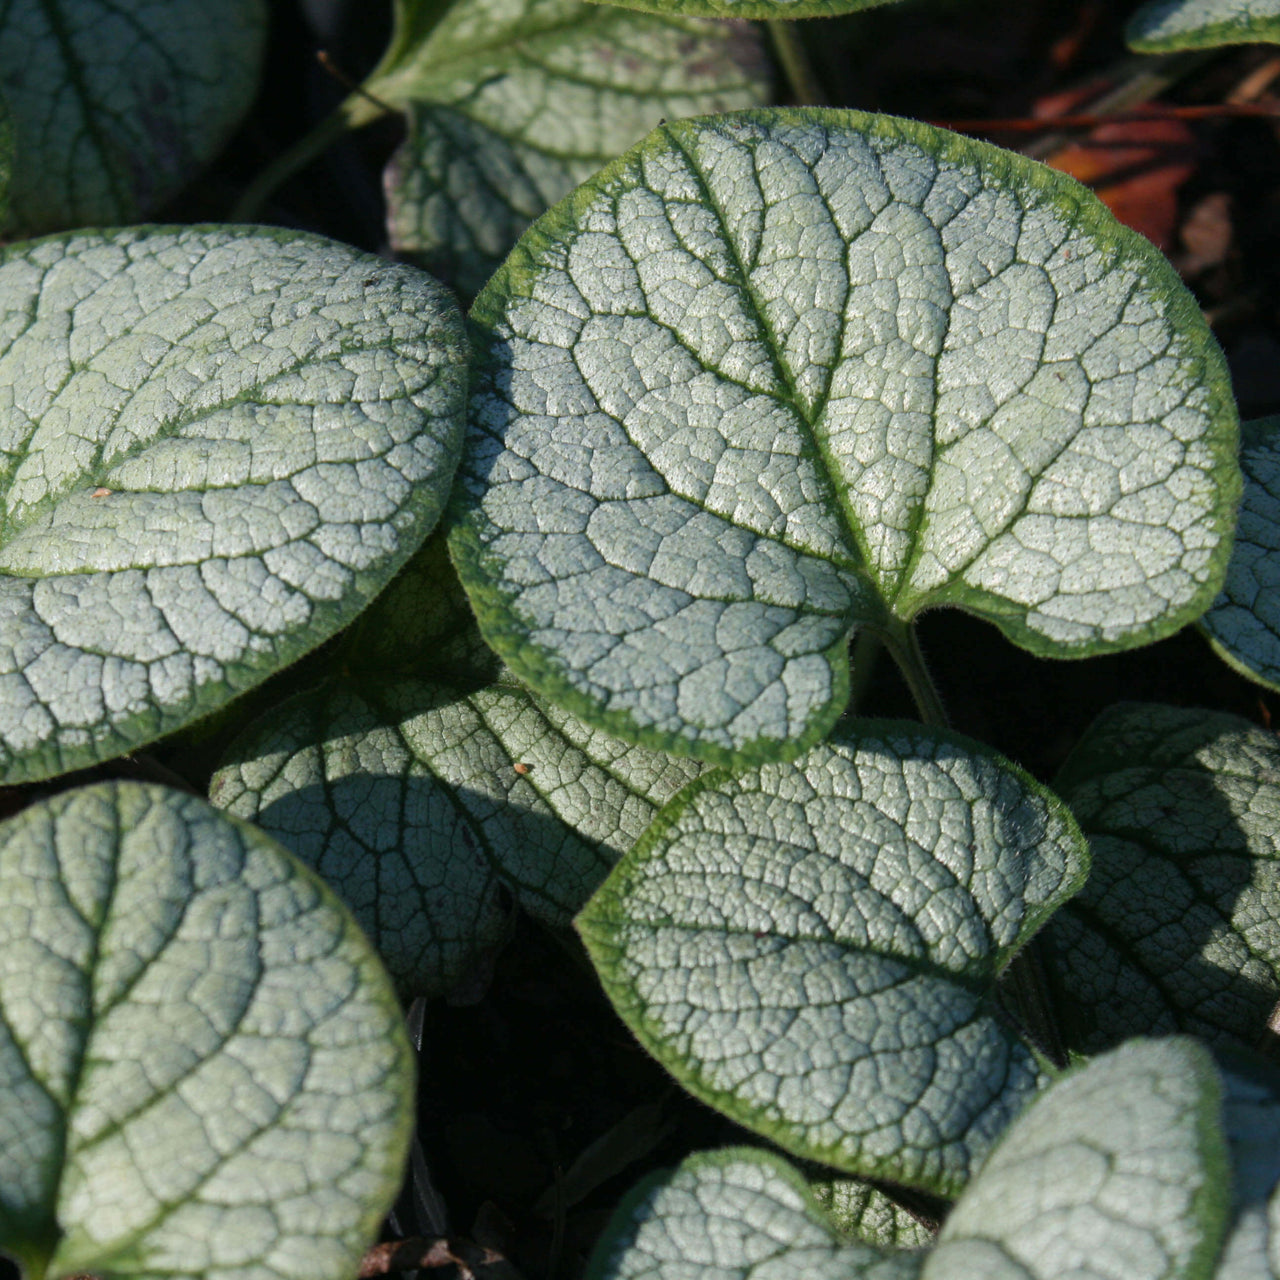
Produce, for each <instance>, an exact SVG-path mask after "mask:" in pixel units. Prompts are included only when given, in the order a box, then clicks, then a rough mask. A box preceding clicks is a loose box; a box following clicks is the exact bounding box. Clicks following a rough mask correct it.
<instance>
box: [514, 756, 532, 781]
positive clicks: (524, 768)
mask: <svg viewBox="0 0 1280 1280" xmlns="http://www.w3.org/2000/svg"><path fill="white" fill-rule="evenodd" d="M532 768H533V765H531V764H525V762H524V761H523V760H521V761H520V763H519V764H517V765H516V766H515V770H516V772H517V773H518V774H519V775H520V776H521V777H522V778H523V777H524V775H525V774H526V773H528V772H529V771H530V770H531V769H532Z"/></svg>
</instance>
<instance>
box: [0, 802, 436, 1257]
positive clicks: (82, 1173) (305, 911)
mask: <svg viewBox="0 0 1280 1280" xmlns="http://www.w3.org/2000/svg"><path fill="white" fill-rule="evenodd" d="M413 1089H414V1069H413V1057H412V1051H411V1049H410V1046H409V1043H408V1038H407V1036H406V1035H405V1032H404V1025H403V1021H402V1018H401V1016H400V1012H399V1007H398V1005H397V1004H396V1000H395V996H394V994H393V992H392V990H391V986H390V984H389V983H388V981H387V978H386V975H385V974H384V973H383V971H382V968H381V966H380V965H379V963H378V960H377V957H376V956H375V955H374V954H373V952H372V950H371V949H370V947H369V944H368V943H367V942H366V941H365V939H364V937H363V936H362V935H361V933H360V931H359V930H358V929H357V928H356V926H355V924H354V922H353V921H352V919H351V917H350V916H349V914H348V913H347V912H346V911H345V910H344V909H343V908H342V907H341V906H340V905H339V903H338V902H337V901H336V899H335V898H334V897H333V896H332V894H331V893H330V892H329V891H328V890H327V889H326V888H325V887H324V886H323V885H322V884H321V882H320V881H319V880H318V879H317V878H316V877H315V876H314V875H312V874H311V873H310V872H309V871H307V870H305V869H304V868H303V867H301V866H300V865H299V864H298V863H297V862H296V861H295V860H294V859H293V858H292V857H291V856H290V855H289V854H288V853H286V852H285V850H284V849H282V848H281V847H280V846H279V845H277V844H276V843H275V842H274V841H272V840H270V839H268V838H267V837H266V836H264V835H262V833H261V832H258V831H256V830H254V829H253V828H252V827H250V826H248V825H246V824H243V823H239V822H234V821H232V820H229V819H227V818H225V817H223V816H222V815H220V814H218V813H217V812H216V811H215V810H213V809H210V808H209V806H208V805H206V804H205V803H203V802H202V801H200V800H198V799H196V798H194V797H192V796H188V795H184V794H182V793H179V792H176V791H169V790H165V789H164V788H160V787H153V786H141V785H138V784H134V783H119V784H104V785H99V786H96V787H91V788H86V789H83V790H79V791H70V792H64V793H63V794H61V795H59V796H56V797H54V798H53V799H51V800H45V801H41V802H39V803H37V804H35V805H33V806H32V807H31V808H29V809H27V810H25V811H24V812H23V813H21V814H20V815H18V816H17V817H16V818H12V819H10V820H9V821H8V822H6V823H4V824H3V825H0V1134H2V1135H3V1141H0V1249H3V1250H4V1251H5V1252H6V1253H8V1254H10V1255H12V1256H15V1257H17V1258H18V1259H19V1260H20V1261H21V1262H22V1265H23V1270H24V1275H25V1277H26V1280H43V1277H44V1276H46V1275H48V1276H50V1277H54V1276H65V1275H72V1274H78V1273H84V1272H92V1273H94V1274H97V1275H114V1276H122V1277H123V1276H151V1277H156V1276H170V1277H173V1276H190V1277H195V1276H201V1277H207V1278H208V1280H250V1278H252V1280H271V1278H273V1277H279V1280H302V1278H303V1277H305V1278H306V1280H347V1278H348V1277H349V1276H351V1275H352V1274H354V1270H355V1267H356V1265H357V1263H358V1261H359V1258H360V1256H361V1253H362V1252H363V1250H364V1249H365V1248H366V1247H367V1245H368V1244H369V1243H370V1242H371V1241H372V1239H373V1237H374V1234H375V1233H376V1231H377V1227H378V1224H379V1221H380V1219H381V1216H382V1214H384V1213H385V1212H386V1209H387V1208H388V1206H389V1205H390V1202H391V1200H392V1199H393V1198H394V1196H395V1194H396V1190H397V1188H398V1186H399V1180H400V1177H401V1174H402V1171H403V1164H404V1157H405V1153H406V1150H407V1146H408V1140H409V1134H410V1131H411V1128H412V1119H411V1117H412V1107H413Z"/></svg>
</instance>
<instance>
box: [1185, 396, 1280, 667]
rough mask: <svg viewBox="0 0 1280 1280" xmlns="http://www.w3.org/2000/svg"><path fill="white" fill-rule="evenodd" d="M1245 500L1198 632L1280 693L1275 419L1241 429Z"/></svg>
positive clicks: (1279, 457) (1279, 433)
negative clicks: (1218, 589)
mask: <svg viewBox="0 0 1280 1280" xmlns="http://www.w3.org/2000/svg"><path fill="white" fill-rule="evenodd" d="M1240 466H1241V469H1242V470H1243V472H1244V480H1245V484H1244V497H1243V499H1242V500H1241V503H1240V519H1239V523H1238V524H1237V526H1236V538H1235V546H1234V548H1233V550H1232V552H1231V563H1230V564H1229V565H1228V567H1227V581H1226V585H1225V586H1224V587H1223V590H1222V594H1221V595H1220V596H1219V597H1218V598H1217V600H1215V601H1214V604H1213V608H1212V609H1210V610H1209V612H1208V613H1206V614H1205V615H1204V617H1203V618H1202V619H1201V620H1200V626H1201V627H1202V628H1203V630H1204V631H1205V633H1206V634H1207V635H1208V636H1209V639H1210V640H1211V641H1212V642H1213V647H1214V648H1215V649H1216V650H1217V651H1218V652H1219V653H1220V654H1221V655H1222V657H1223V658H1224V659H1225V660H1226V661H1227V662H1228V663H1230V665H1231V666H1233V667H1234V668H1235V669H1236V670H1237V671H1239V672H1241V673H1242V674H1243V675H1246V676H1248V677H1249V678H1250V679H1251V680H1256V681H1258V682H1259V683H1260V684H1264V685H1266V686H1268V687H1269V688H1271V689H1276V690H1280V418H1263V419H1260V420H1259V421H1257V422H1249V423H1246V424H1245V426H1244V428H1243V439H1242V441H1241V445H1240Z"/></svg>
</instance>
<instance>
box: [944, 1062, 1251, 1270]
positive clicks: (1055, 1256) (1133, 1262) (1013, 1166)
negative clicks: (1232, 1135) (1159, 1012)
mask: <svg viewBox="0 0 1280 1280" xmlns="http://www.w3.org/2000/svg"><path fill="white" fill-rule="evenodd" d="M1221 1099H1222V1086H1221V1082H1220V1079H1219V1076H1218V1073H1217V1071H1216V1069H1215V1067H1214V1064H1213V1059H1212V1058H1211V1057H1210V1055H1209V1053H1208V1051H1207V1050H1206V1049H1204V1048H1203V1046H1201V1045H1199V1044H1197V1043H1196V1042H1195V1041H1193V1040H1190V1039H1170V1040H1150V1041H1132V1042H1130V1043H1128V1044H1126V1045H1124V1046H1123V1047H1121V1048H1120V1049H1118V1050H1116V1051H1115V1052H1113V1053H1109V1054H1106V1055H1105V1056H1103V1057H1100V1058H1098V1059H1096V1060H1095V1061H1094V1062H1092V1063H1091V1064H1090V1065H1089V1066H1088V1067H1086V1068H1085V1069H1084V1070H1082V1071H1077V1072H1075V1073H1073V1074H1071V1075H1069V1076H1067V1077H1066V1078H1065V1079H1062V1080H1059V1081H1058V1082H1056V1083H1055V1084H1054V1085H1052V1086H1051V1087H1050V1089H1049V1090H1048V1091H1047V1092H1046V1093H1045V1094H1044V1096H1042V1097H1041V1098H1039V1099H1037V1100H1036V1102H1035V1104H1034V1105H1033V1106H1032V1107H1031V1108H1030V1109H1029V1110H1028V1111H1027V1112H1026V1114H1025V1115H1023V1116H1022V1117H1020V1118H1019V1119H1018V1120H1017V1121H1016V1122H1015V1123H1014V1124H1013V1125H1012V1126H1011V1128H1010V1129H1009V1132H1008V1133H1007V1134H1006V1135H1005V1137H1004V1138H1003V1139H1002V1141H1001V1142H1000V1145H999V1146H997V1147H996V1149H995V1151H994V1152H993V1153H992V1155H991V1158H990V1159H989V1160H988V1161H987V1162H986V1164H985V1165H983V1167H982V1170H981V1172H980V1173H979V1174H978V1176H977V1177H976V1178H975V1179H974V1180H973V1183H972V1185H971V1186H970V1187H969V1189H968V1190H967V1191H966V1192H965V1194H964V1195H963V1196H962V1197H961V1198H960V1200H959V1201H958V1202H957V1204H956V1205H955V1208H954V1209H953V1210H952V1211H951V1214H950V1215H949V1216H948V1218H947V1221H946V1223H945V1224H944V1225H943V1228H942V1231H941V1232H940V1233H939V1236H938V1245H937V1248H936V1249H935V1250H934V1251H933V1253H931V1254H930V1255H929V1258H928V1261H927V1262H926V1264H925V1266H924V1269H923V1272H922V1273H921V1276H922V1280H961V1278H962V1277H963V1278H968V1277H978V1276H981V1277H982V1278H983V1280H1063V1277H1066V1276H1080V1277H1099V1278H1101V1277H1107V1276H1117V1277H1118V1276H1124V1277H1125V1280H1196V1278H1197V1277H1201V1276H1208V1275H1209V1274H1211V1270H1212V1264H1213V1260H1214V1257H1215V1256H1216V1254H1217V1251H1218V1248H1219V1245H1220V1243H1221V1241H1222V1238H1223V1235H1224V1233H1225V1231H1226V1227H1227V1222H1228V1217H1229V1211H1230V1197H1231V1193H1230V1186H1229V1182H1230V1175H1229V1172H1228V1164H1227V1151H1226V1141H1225V1138H1224V1135H1223V1128H1222V1114H1221Z"/></svg>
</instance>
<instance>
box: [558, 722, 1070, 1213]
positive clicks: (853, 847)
mask: <svg viewBox="0 0 1280 1280" xmlns="http://www.w3.org/2000/svg"><path fill="white" fill-rule="evenodd" d="M1086 867H1087V855H1086V849H1085V846H1084V841H1083V840H1082V838H1081V836H1080V833H1079V831H1078V830H1077V829H1076V826H1075V823H1074V822H1073V821H1072V820H1071V817H1070V814H1069V813H1068V812H1067V810H1066V808H1065V806H1064V805H1063V804H1062V803H1061V802H1060V801H1059V800H1058V799H1057V798H1056V797H1054V796H1053V795H1052V794H1051V793H1050V792H1048V791H1047V790H1045V789H1044V788H1043V787H1041V786H1039V785H1038V784H1037V783H1035V782H1034V781H1033V780H1032V779H1030V778H1029V777H1028V776H1027V775H1025V774H1023V773H1022V772H1021V771H1020V770H1017V769H1016V768H1015V767H1014V766H1012V765H1010V764H1009V763H1008V762H1007V761H1004V760H1002V759H1001V758H1000V757H998V756H996V755H995V754H994V753H993V752H991V751H990V750H988V749H987V748H984V747H981V746H980V745H979V744H977V743H974V742H971V741H969V740H968V739H962V738H959V737H958V736H956V735H949V734H938V733H935V732H932V731H929V730H924V729H921V728H919V727H918V726H914V725H910V724H906V723H893V722H877V721H866V722H863V725H862V726H861V731H860V732H859V734H858V735H857V736H856V737H854V736H850V737H847V738H841V737H836V738H834V739H832V740H831V741H830V742H828V743H826V744H824V745H822V746H820V747H816V748H814V749H813V750H812V751H811V752H810V753H809V754H808V755H807V756H806V757H805V758H804V759H803V760H801V761H800V762H798V763H797V764H794V765H791V764H783V765H762V766H759V767H758V768H752V769H748V770H745V771H742V772H739V773H735V774H730V773H729V772H727V771H725V770H714V771H712V772H709V773H706V774H704V775H702V777H701V778H699V779H698V780H697V781H695V782H694V783H692V784H691V785H690V786H689V787H687V788H685V790H684V791H682V792H681V793H680V794H679V795H678V796H677V797H676V798H675V799H674V800H672V801H671V802H670V803H669V804H668V805H667V806H666V807H665V808H664V809H663V810H662V812H661V814H660V815H659V817H658V819H657V820H656V821H655V823H654V824H653V826H652V827H650V829H649V830H648V831H647V832H646V833H645V835H644V836H643V837H642V838H641V840H640V841H639V842H638V843H637V845H636V846H635V848H634V849H633V850H632V851H631V852H630V853H629V854H628V855H627V856H626V857H625V858H624V859H623V860H622V862H621V863H620V864H619V865H618V867H617V868H616V869H615V870H614V871H613V873H612V874H611V875H610V877H609V879H608V880H607V881H606V882H605V883H604V885H603V886H602V887H601V888H600V890H599V891H598V892H597V893H596V895H595V896H594V897H593V898H592V900H591V901H590V903H588V905H587V906H586V908H585V909H584V910H583V912H582V914H581V915H579V917H578V920H577V926H578V929H579V931H580V933H581V934H582V937H583V940H584V941H585V942H586V944H587V948H588V950H589V951H590V953H591V956H592V959H593V961H594V963H595V965H596V969H597V971H598V972H599V974H600V977H601V980H602V981H603V983H604V986H605V990H606V992H607V993H608V994H609V997H610V999H611V1000H612V1001H613V1003H614V1005H615V1007H616V1008H617V1009H618V1011H619V1013H620V1014H621V1015H622V1017H623V1019H624V1021H626V1023H627V1024H628V1025H629V1026H630V1027H631V1029H632V1030H633V1031H634V1032H635V1033H636V1035H637V1036H638V1037H639V1039H640V1041H641V1043H642V1044H644V1045H645V1046H646V1047H647V1048H648V1049H649V1050H650V1052H652V1053H653V1054H654V1055H655V1056H656V1057H657V1058H658V1059H659V1061H661V1062H662V1063H663V1064H664V1065H665V1066H666V1067H667V1068H668V1069H669V1070H670V1071H671V1072H672V1073H673V1074H674V1075H675V1076H676V1078H677V1079H678V1080H679V1081H680V1082H681V1084H683V1085H684V1086H685V1087H686V1088H687V1089H689V1090H690V1091H691V1092H693V1093H694V1094H696V1095H697V1096H698V1097H700V1098H702V1099H703V1100H704V1101H707V1102H709V1103H710V1104H711V1105H713V1106H715V1107H717V1108H719V1109H720V1110H722V1111H724V1112H725V1113H726V1114H727V1115H729V1116H731V1117H732V1118H733V1119H735V1120H737V1121H738V1122H739V1123H741V1124H745V1125H747V1126H749V1127H751V1128H753V1129H756V1130H757V1131H759V1132H762V1133H764V1134H765V1135H766V1136H768V1137H769V1138H770V1139H772V1140H773V1141H775V1142H777V1143H778V1144H780V1145H781V1146H783V1147H785V1148H787V1149H788V1150H791V1151H794V1152H796V1153H797V1154H799V1155H802V1156H805V1157H808V1158H811V1159H816V1160H821V1161H823V1162H824V1163H827V1164H830V1165H832V1166H834V1167H837V1168H840V1169H844V1170H846V1171H848V1172H851V1173H855V1174H862V1175H865V1176H872V1177H883V1178H888V1179H890V1180H892V1181H894V1182H900V1183H905V1184H909V1185H917V1186H923V1187H926V1188H929V1189H931V1190H933V1191H936V1192H937V1193H939V1194H942V1195H954V1194H955V1193H956V1192H957V1191H958V1190H959V1189H960V1188H961V1187H963V1185H964V1184H965V1182H966V1180H967V1179H968V1178H969V1176H970V1174H971V1173H972V1171H973V1169H974V1168H975V1167H976V1165H977V1164H978V1163H979V1162H980V1161H981V1159H982V1158H983V1156H984V1155H985V1154H986V1152H987V1151H988V1150H989V1148H990V1146H991V1144H992V1143H993V1142H994V1141H995V1139H996V1138H997V1137H998V1136H999V1134H1000V1133H1001V1131H1002V1130H1003V1129H1004V1127H1005V1125H1007V1124H1008V1122H1009V1121H1010V1120H1011V1119H1012V1118H1013V1116H1014V1115H1016V1114H1017V1112H1018V1111H1019V1110H1020V1109H1021V1107H1022V1106H1023V1105H1025V1103H1026V1102H1027V1101H1028V1099H1029V1098H1030V1097H1031V1096H1032V1094H1033V1093H1034V1092H1035V1090H1036V1088H1037V1087H1038V1084H1039V1082H1040V1079H1041V1072H1040V1068H1039V1066H1038V1064H1037V1062H1036V1059H1035V1057H1034V1055H1033V1053H1032V1052H1031V1050H1030V1049H1029V1048H1028V1047H1027V1046H1026V1044H1024V1043H1023V1042H1022V1041H1021V1040H1020V1039H1019V1038H1018V1036H1017V1035H1016V1034H1015V1033H1014V1032H1013V1031H1012V1030H1011V1029H1010V1027H1009V1024H1008V1022H1007V1020H1006V1018H1005V1017H1004V1016H1003V1015H1002V1014H1001V1013H1000V1012H999V1010H998V1009H997V1008H996V1007H995V1006H994V1003H993V1001H992V995H993V989H994V986H995V982H996V979H997V977H998V976H999V975H1000V973H1001V971H1002V970H1003V969H1004V967H1005V966H1006V964H1007V963H1008V961H1009V960H1010V959H1011V958H1012V956H1013V954H1014V953H1015V952H1016V951H1017V950H1018V949H1019V948H1020V947H1021V946H1022V945H1023V944H1024V943H1025V942H1026V941H1027V940H1028V939H1029V938H1030V937H1031V936H1032V934H1034V933H1035V931H1036V930H1037V929H1038V928H1039V927H1040V925H1041V924H1042V923H1043V922H1044V920H1045V919H1046V918H1047V916H1048V915H1049V914H1050V913H1051V912H1052V911H1053V910H1054V909H1055V908H1057V907H1058V906H1059V905H1061V903H1062V902H1063V901H1064V900H1065V899H1066V898H1068V897H1069V896H1070V895H1071V894H1072V893H1074V892H1075V891H1076V890H1077V889H1078V888H1079V887H1080V884H1081V883H1082V881H1083V879H1084V876H1085V872H1086Z"/></svg>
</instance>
